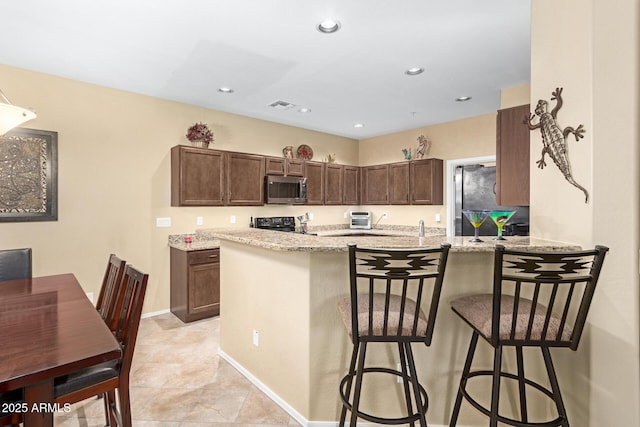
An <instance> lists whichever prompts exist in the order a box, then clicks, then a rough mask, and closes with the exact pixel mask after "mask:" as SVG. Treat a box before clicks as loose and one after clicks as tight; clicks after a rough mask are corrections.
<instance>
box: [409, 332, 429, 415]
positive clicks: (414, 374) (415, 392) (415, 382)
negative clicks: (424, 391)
mask: <svg viewBox="0 0 640 427" xmlns="http://www.w3.org/2000/svg"><path fill="white" fill-rule="evenodd" d="M404 348H405V351H406V352H407V359H408V360H407V361H408V362H409V374H411V384H412V385H413V396H414V397H415V399H416V407H417V409H418V414H419V415H420V427H427V419H426V417H425V415H424V411H423V410H422V398H421V394H420V386H419V385H418V373H417V372H416V364H415V362H414V359H413V351H412V350H411V343H410V342H405V343H404ZM407 398H409V399H410V397H409V396H407ZM412 425H413V423H412Z"/></svg>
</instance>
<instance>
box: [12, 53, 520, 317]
mask: <svg viewBox="0 0 640 427" xmlns="http://www.w3.org/2000/svg"><path fill="white" fill-rule="evenodd" d="M0 77H1V78H2V81H3V85H4V86H3V87H4V88H5V90H9V88H10V91H9V92H10V93H9V95H10V97H11V98H12V99H13V100H14V102H16V103H17V104H18V105H21V106H27V107H31V108H34V109H35V110H36V112H37V113H38V118H37V119H35V120H33V121H31V122H29V123H27V124H26V125H25V127H30V128H34V129H44V130H53V131H57V132H58V139H59V142H58V144H59V154H58V166H59V183H58V187H59V220H58V221H56V222H43V223H3V224H0V227H1V228H2V243H1V247H2V248H12V247H22V246H29V247H32V248H33V249H34V274H36V275H44V274H54V273H61V272H68V271H72V272H74V273H75V274H76V275H77V276H78V278H79V280H80V282H81V283H82V285H83V287H84V288H85V291H86V292H93V293H94V294H95V293H97V292H98V290H99V286H100V281H101V277H102V274H103V269H104V267H105V265H106V259H107V256H108V254H109V253H112V252H115V253H118V254H119V255H120V256H122V257H124V258H126V259H127V260H128V261H129V262H131V263H133V264H135V265H136V266H137V267H138V268H140V269H143V270H144V271H147V272H149V273H150V275H151V286H150V288H149V291H148V295H147V298H146V303H145V310H144V311H145V313H152V312H156V311H160V310H165V309H167V308H168V307H169V265H168V264H169V263H168V261H169V259H168V258H169V251H168V250H167V236H168V235H170V234H180V233H190V232H193V231H194V230H195V229H196V228H197V226H196V217H197V216H202V217H203V218H204V225H203V226H202V227H203V228H211V227H231V226H234V225H232V224H231V223H230V217H231V216H232V215H233V216H235V217H236V219H237V223H236V225H235V226H237V227H246V226H247V225H248V223H249V219H250V217H251V216H274V215H294V216H295V215H300V214H302V213H304V212H310V213H313V214H314V218H315V219H314V221H313V224H314V225H322V224H335V223H346V221H347V220H345V219H344V213H345V212H347V211H348V210H349V209H351V208H352V207H350V206H336V207H330V206H315V207H314V206H298V207H296V206H264V207H209V208H179V207H171V206H170V154H169V152H170V149H171V147H172V146H174V145H176V144H186V143H188V141H187V140H186V138H185V137H184V134H185V132H186V129H187V127H188V126H189V125H191V124H192V123H194V122H195V121H204V122H205V123H208V124H210V125H211V126H212V128H213V130H214V132H215V138H216V141H215V143H214V145H213V148H217V149H223V150H235V151H243V152H253V153H258V154H264V155H274V156H280V155H281V150H282V147H283V146H285V145H293V146H294V147H296V146H298V145H300V144H308V145H310V146H311V147H313V149H314V160H316V159H317V160H321V159H322V158H323V157H325V156H326V155H327V154H329V153H335V154H336V156H337V159H338V163H342V164H355V165H357V164H362V165H369V164H375V163H387V162H394V161H402V160H403V157H402V153H401V149H402V148H403V147H412V148H413V149H414V150H415V146H417V141H416V138H417V136H418V135H420V134H424V135H425V136H427V137H428V138H429V139H431V140H432V148H431V151H430V153H429V156H432V157H439V158H443V159H445V160H446V159H452V158H460V157H475V156H481V155H490V154H493V153H494V152H495V115H494V114H487V115H483V116H479V117H472V118H469V119H465V120H461V121H456V122H449V123H444V124H440V125H435V126H429V127H425V128H419V129H415V130H412V131H407V132H402V133H398V134H393V135H387V136H382V137H378V138H372V139H369V140H364V141H362V142H358V141H355V140H352V139H348V138H342V137H338V136H334V135H329V134H323V133H319V132H314V131H308V130H304V129H300V128H295V127H290V126H284V125H278V124H275V123H271V122H266V121H262V120H256V119H251V118H248V117H242V116H237V115H233V114H227V113H223V112H219V111H214V110H208V109H204V108H199V107H194V106H189V105H185V104H180V103H176V102H169V101H165V100H161V99H157V98H153V97H147V96H141V95H136V94H132V93H128V92H123V91H119V90H114V89H109V88H105V87H100V86H95V85H90V84H85V83H82V82H78V81H73V80H68V79H63V78H58V77H54V76H50V75H46V74H41V73H35V72H31V71H27V70H22V69H17V68H13V67H9V66H5V65H0ZM513 92H515V93H516V95H515V96H516V97H517V96H518V95H517V93H521V92H522V90H521V89H517V88H516V89H515V90H514V91H513ZM512 97H513V96H512ZM525 102H526V101H525ZM366 208H367V209H371V210H372V211H373V213H374V220H377V219H378V218H379V216H380V215H381V213H382V212H388V213H389V218H388V220H386V222H387V223H389V224H417V223H418V220H420V219H424V220H425V222H426V224H427V226H441V227H444V224H445V221H446V209H445V208H444V206H405V207H392V206H368V207H366ZM435 213H441V216H442V221H441V222H440V223H437V222H435ZM158 217H170V218H171V219H172V226H171V227H169V228H156V227H155V219H156V218H158Z"/></svg>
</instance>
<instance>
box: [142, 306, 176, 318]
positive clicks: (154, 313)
mask: <svg viewBox="0 0 640 427" xmlns="http://www.w3.org/2000/svg"><path fill="white" fill-rule="evenodd" d="M170 311H171V310H169V309H168V308H167V309H165V310H160V311H154V312H153V313H146V314H143V315H142V319H147V318H149V317H154V316H160V315H161V314H167V313H169V312H170Z"/></svg>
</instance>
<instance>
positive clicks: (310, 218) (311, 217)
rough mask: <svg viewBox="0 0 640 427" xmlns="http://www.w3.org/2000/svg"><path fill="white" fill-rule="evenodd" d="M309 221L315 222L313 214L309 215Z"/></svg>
mask: <svg viewBox="0 0 640 427" xmlns="http://www.w3.org/2000/svg"><path fill="white" fill-rule="evenodd" d="M309 221H313V213H311V212H310V213H309Z"/></svg>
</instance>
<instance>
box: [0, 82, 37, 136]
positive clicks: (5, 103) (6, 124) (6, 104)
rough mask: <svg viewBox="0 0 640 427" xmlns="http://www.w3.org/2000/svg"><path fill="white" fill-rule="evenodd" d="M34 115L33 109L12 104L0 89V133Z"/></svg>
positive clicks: (2, 133)
mask: <svg viewBox="0 0 640 427" xmlns="http://www.w3.org/2000/svg"><path fill="white" fill-rule="evenodd" d="M36 117H37V115H36V113H34V112H33V111H31V110H27V109H26V108H22V107H18V106H16V105H13V104H12V103H11V101H9V98H7V96H6V95H5V94H4V92H3V91H2V89H0V135H4V134H5V133H7V132H8V131H10V130H11V129H13V128H14V127H16V126H19V125H21V124H22V123H24V122H27V121H29V120H33V119H35V118H36Z"/></svg>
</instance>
